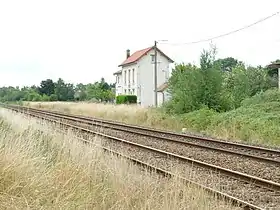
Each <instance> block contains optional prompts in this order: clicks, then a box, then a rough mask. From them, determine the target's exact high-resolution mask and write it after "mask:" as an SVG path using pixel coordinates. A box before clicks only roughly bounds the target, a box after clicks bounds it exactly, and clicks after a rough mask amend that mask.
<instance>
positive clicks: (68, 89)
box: [55, 78, 75, 101]
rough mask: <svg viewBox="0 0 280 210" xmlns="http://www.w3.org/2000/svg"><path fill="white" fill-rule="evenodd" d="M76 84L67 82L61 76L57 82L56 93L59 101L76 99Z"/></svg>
mask: <svg viewBox="0 0 280 210" xmlns="http://www.w3.org/2000/svg"><path fill="white" fill-rule="evenodd" d="M74 94H75V91H74V85H73V84H69V83H68V84H66V83H65V82H64V81H63V80H62V79H61V78H59V79H58V81H57V82H56V83H55V95H57V99H58V101H70V100H73V99H74Z"/></svg>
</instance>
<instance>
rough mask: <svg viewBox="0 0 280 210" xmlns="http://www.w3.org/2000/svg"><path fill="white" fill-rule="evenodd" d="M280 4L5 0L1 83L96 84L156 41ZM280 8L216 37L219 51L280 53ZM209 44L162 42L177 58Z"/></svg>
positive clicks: (243, 19)
mask: <svg viewBox="0 0 280 210" xmlns="http://www.w3.org/2000/svg"><path fill="white" fill-rule="evenodd" d="M279 10H280V1H279V0H254V1H253V0H252V1H250V0H234V1H233V0H211V1H209V0H193V1H192V0H189V1H186V0H172V1H171V0H153V1H151V0H149V1H148V0H141V1H131V0H130V1H129V0H102V1H94V0H91V1H90V0H89V1H85V0H80V1H78V0H76V1H70V0H65V1H62V0H48V1H42V0H33V1H31V0H24V1H22V0H18V1H15V0H9V1H8V0H7V1H6V0H5V1H4V0H0V86H4V85H13V86H15V85H19V86H23V85H31V84H39V83H40V81H41V80H42V79H46V78H51V79H54V80H57V78H58V77H62V78H63V79H65V80H66V81H67V82H73V83H79V82H83V83H89V82H94V81H96V80H99V79H100V78H101V77H105V79H108V80H109V81H114V77H113V75H112V74H113V72H115V71H117V70H118V68H119V67H118V65H119V64H120V63H121V62H122V61H123V60H124V59H125V55H126V52H125V51H126V49H130V50H131V52H133V51H136V50H139V49H142V48H146V47H149V46H151V45H153V43H154V40H161V39H164V40H168V41H169V42H170V43H178V42H179V43H181V42H190V41H196V40H200V39H205V38H209V37H213V36H216V35H220V34H223V33H226V32H229V31H231V30H235V29H238V28H240V27H243V26H245V25H247V24H251V23H252V22H255V21H257V20H259V19H261V18H264V17H266V16H269V15H271V14H273V13H275V12H277V11H279ZM279 26H280V15H277V16H275V17H273V18H271V19H269V20H267V21H265V22H263V23H260V24H258V25H256V26H254V27H252V28H250V29H246V30H244V31H241V32H238V33H236V34H233V35H230V36H227V37H224V38H221V39H216V40H213V42H214V43H215V44H216V45H217V48H218V57H226V56H232V57H235V58H238V59H240V60H243V61H245V62H246V63H248V64H252V65H259V64H260V65H266V64H267V63H269V62H270V61H272V60H276V59H277V58H280V27H279ZM208 46H209V43H207V42H205V43H201V44H194V45H178V46H177V45H176V46H174V45H169V44H159V48H160V49H161V50H163V51H164V52H165V53H166V54H167V55H169V56H170V57H171V58H172V59H173V60H175V61H176V62H177V63H180V62H195V63H197V62H198V59H199V55H200V52H201V51H202V49H203V48H207V47H208Z"/></svg>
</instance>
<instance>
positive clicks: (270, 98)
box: [241, 89, 280, 106]
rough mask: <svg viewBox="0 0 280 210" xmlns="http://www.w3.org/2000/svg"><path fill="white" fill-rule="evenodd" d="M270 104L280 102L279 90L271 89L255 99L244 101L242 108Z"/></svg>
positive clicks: (259, 94) (257, 95)
mask: <svg viewBox="0 0 280 210" xmlns="http://www.w3.org/2000/svg"><path fill="white" fill-rule="evenodd" d="M268 102H280V91H279V90H278V89H270V90H267V91H265V92H261V93H258V94H256V95H254V96H253V97H250V98H247V99H245V100H243V101H242V103H241V104H242V106H251V105H255V104H262V103H268Z"/></svg>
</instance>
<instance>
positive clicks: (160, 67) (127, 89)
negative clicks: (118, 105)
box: [114, 47, 174, 106]
mask: <svg viewBox="0 0 280 210" xmlns="http://www.w3.org/2000/svg"><path fill="white" fill-rule="evenodd" d="M156 50H157V85H158V89H157V91H158V97H157V98H158V99H157V100H158V105H161V104H162V103H163V101H166V100H168V98H169V96H168V94H167V92H166V89H167V81H168V79H169V73H170V71H169V65H170V64H171V63H173V62H174V61H173V60H172V59H170V58H169V57H168V56H167V55H165V54H164V53H163V52H162V51H161V50H159V49H158V48H157V49H156ZM154 54H155V47H149V48H146V49H143V50H139V51H136V52H135V53H133V54H132V55H130V50H127V52H126V60H125V61H123V62H122V63H121V64H120V65H119V67H121V70H119V71H117V72H115V73H114V75H115V76H116V95H121V94H131V95H136V96H137V101H138V103H139V104H141V105H142V106H153V105H154V65H155V62H154V59H155V57H154Z"/></svg>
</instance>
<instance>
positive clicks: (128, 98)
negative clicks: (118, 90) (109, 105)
mask: <svg viewBox="0 0 280 210" xmlns="http://www.w3.org/2000/svg"><path fill="white" fill-rule="evenodd" d="M116 103H117V104H136V103H137V96H136V95H118V96H117V97H116Z"/></svg>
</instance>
